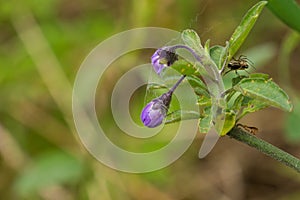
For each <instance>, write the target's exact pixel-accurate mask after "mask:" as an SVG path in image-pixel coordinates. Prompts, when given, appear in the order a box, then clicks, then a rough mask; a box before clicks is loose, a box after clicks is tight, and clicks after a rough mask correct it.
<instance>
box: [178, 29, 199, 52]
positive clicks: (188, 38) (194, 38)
mask: <svg viewBox="0 0 300 200" xmlns="http://www.w3.org/2000/svg"><path fill="white" fill-rule="evenodd" d="M181 38H182V40H183V42H184V43H185V44H186V45H187V46H189V47H191V48H192V49H194V50H195V51H196V52H198V53H200V55H201V54H202V52H203V47H202V45H201V40H200V37H199V36H198V34H197V33H196V32H195V31H194V30H192V29H186V30H184V31H183V32H182V34H181Z"/></svg>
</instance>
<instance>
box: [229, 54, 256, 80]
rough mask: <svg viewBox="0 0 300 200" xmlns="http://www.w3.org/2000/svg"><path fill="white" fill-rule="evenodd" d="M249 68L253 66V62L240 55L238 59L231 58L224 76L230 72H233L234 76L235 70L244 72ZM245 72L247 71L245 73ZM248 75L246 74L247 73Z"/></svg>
mask: <svg viewBox="0 0 300 200" xmlns="http://www.w3.org/2000/svg"><path fill="white" fill-rule="evenodd" d="M249 66H252V67H254V66H253V62H252V61H251V60H249V59H248V58H247V57H246V56H244V55H240V57H239V58H238V59H235V58H232V60H231V61H230V62H229V63H228V64H227V67H228V68H229V70H228V71H227V72H225V74H224V76H225V75H226V74H227V73H228V72H231V71H233V70H234V71H235V73H236V74H238V73H237V70H245V71H246V69H248V68H249ZM246 72H247V71H246ZM247 73H248V72H247Z"/></svg>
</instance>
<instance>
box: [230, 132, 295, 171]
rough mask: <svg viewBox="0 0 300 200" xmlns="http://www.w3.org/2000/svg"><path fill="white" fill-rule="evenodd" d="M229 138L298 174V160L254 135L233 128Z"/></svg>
mask: <svg viewBox="0 0 300 200" xmlns="http://www.w3.org/2000/svg"><path fill="white" fill-rule="evenodd" d="M227 135H228V136H229V137H231V138H234V139H236V140H238V141H240V142H243V143H245V144H247V145H249V146H251V147H254V148H256V149H257V150H259V151H260V152H262V153H264V154H266V155H268V156H270V157H272V158H274V159H275V160H277V161H279V162H281V163H283V164H285V165H286V166H288V167H290V168H293V169H295V170H296V171H297V172H300V160H299V159H298V158H296V157H294V156H292V155H291V154H289V153H287V152H285V151H283V150H281V149H279V148H278V147H275V146H274V145H272V144H270V143H268V142H266V141H264V140H262V139H259V138H257V137H255V136H254V135H252V134H250V133H248V132H246V131H244V130H242V129H240V128H238V127H235V128H233V129H232V130H231V131H230V132H229V133H228V134H227Z"/></svg>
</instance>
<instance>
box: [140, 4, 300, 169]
mask: <svg viewBox="0 0 300 200" xmlns="http://www.w3.org/2000/svg"><path fill="white" fill-rule="evenodd" d="M266 4H267V1H260V2H258V3H257V4H256V5H254V6H253V7H252V8H251V9H250V10H249V11H248V12H247V13H246V15H245V16H244V18H243V19H242V21H241V23H240V25H239V26H238V27H237V28H236V29H235V31H234V33H233V34H232V36H231V38H230V40H229V42H227V43H226V45H225V46H221V45H215V46H212V47H210V41H209V40H208V41H207V42H206V43H205V45H204V47H203V46H202V45H201V40H200V37H199V36H198V35H197V33H196V32H195V31H193V30H190V29H188V30H185V31H183V32H182V35H181V38H182V41H183V43H184V44H183V45H175V46H169V47H163V48H161V49H159V50H157V51H156V52H155V54H154V56H153V57H152V64H153V66H154V68H155V69H156V72H157V73H158V74H160V73H161V71H162V69H163V68H167V67H172V68H173V69H175V70H177V71H178V72H179V73H181V74H183V75H185V76H186V77H187V79H188V81H189V83H190V85H191V86H192V87H193V89H194V91H195V94H196V95H197V97H198V102H197V103H198V105H199V107H200V109H199V110H200V113H194V112H192V111H191V112H189V111H176V112H172V113H170V114H169V115H164V117H166V123H173V122H177V121H180V120H185V119H195V118H199V130H200V132H208V130H209V129H210V128H211V127H212V125H213V124H214V125H216V126H217V131H218V133H219V135H220V136H224V135H229V136H231V137H233V138H235V139H237V140H239V141H242V142H244V143H246V144H248V145H250V146H253V147H255V148H257V149H258V150H260V151H262V152H264V153H266V154H267V155H270V156H272V157H273V158H275V159H277V160H279V161H281V162H283V163H285V164H286V165H288V166H292V167H294V168H295V169H296V170H297V171H300V168H299V166H300V165H299V164H300V161H299V160H298V159H296V158H295V157H293V156H291V155H289V154H287V153H285V152H284V153H282V151H281V150H279V149H277V148H276V147H274V146H272V145H270V144H268V143H266V142H264V141H261V140H259V139H258V138H256V137H253V136H252V135H249V133H248V134H247V129H243V128H242V129H240V128H238V127H237V126H236V125H237V122H238V121H239V120H240V119H241V118H242V117H244V116H245V115H246V114H248V113H253V112H256V111H258V110H261V109H263V108H266V107H269V106H273V107H277V108H280V109H282V110H284V111H288V112H290V111H291V110H292V104H291V102H290V100H289V97H288V95H287V94H286V93H285V92H284V90H283V89H281V88H280V87H279V86H278V85H277V84H276V83H275V82H274V81H273V80H272V78H270V77H269V75H268V74H262V73H253V74H248V75H239V74H238V73H237V70H242V69H247V68H249V67H251V65H252V64H251V61H249V60H248V59H247V58H246V57H243V56H242V57H240V58H239V59H234V57H233V56H234V55H235V54H236V53H237V51H238V50H239V48H240V47H241V45H242V44H243V42H244V41H245V39H246V38H247V36H248V34H249V32H250V31H251V29H252V28H253V26H254V24H255V22H256V20H257V18H258V16H259V15H260V13H261V11H262V10H263V8H264V6H265V5H266ZM177 49H185V50H187V51H189V52H190V53H191V54H192V55H193V57H194V58H195V60H196V61H194V62H191V61H190V60H187V59H180V58H179V60H178V61H177V57H176V59H172V58H175V57H174V53H175V52H176V50H177ZM170 55H173V56H170ZM230 71H236V74H237V76H235V77H233V78H231V86H227V87H225V86H224V84H223V81H224V77H225V75H226V74H227V73H228V72H230ZM214 82H217V83H214ZM214 84H215V85H214ZM211 85H214V86H211ZM168 103H170V102H168ZM216 110H220V111H217V114H216V115H215V112H213V111H216ZM160 117H162V116H160ZM220 119H221V120H220ZM143 121H144V120H143ZM220 121H221V123H220ZM218 123H219V124H221V125H220V126H218ZM158 125H159V124H158ZM239 131H241V132H242V133H243V134H237V133H238V132H239ZM250 131H251V130H250ZM285 158H287V159H285Z"/></svg>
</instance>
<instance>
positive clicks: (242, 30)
mask: <svg viewBox="0 0 300 200" xmlns="http://www.w3.org/2000/svg"><path fill="white" fill-rule="evenodd" d="M266 4H267V1H260V2H258V3H257V4H255V5H254V6H253V7H252V8H251V9H250V10H249V11H248V12H247V13H246V15H245V16H244V18H243V19H242V21H241V23H240V25H239V26H238V27H237V28H236V29H235V31H234V33H233V34H232V36H231V38H230V40H229V56H228V59H231V58H232V56H233V55H234V54H235V53H236V52H237V51H238V49H239V48H240V46H241V45H242V44H243V42H244V40H245V39H246V37H247V36H248V34H249V32H250V30H251V29H252V27H253V26H254V24H255V22H256V20H257V18H258V16H259V15H260V13H261V11H262V9H263V8H264V6H265V5H266Z"/></svg>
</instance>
